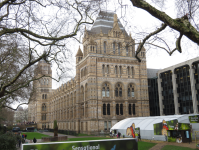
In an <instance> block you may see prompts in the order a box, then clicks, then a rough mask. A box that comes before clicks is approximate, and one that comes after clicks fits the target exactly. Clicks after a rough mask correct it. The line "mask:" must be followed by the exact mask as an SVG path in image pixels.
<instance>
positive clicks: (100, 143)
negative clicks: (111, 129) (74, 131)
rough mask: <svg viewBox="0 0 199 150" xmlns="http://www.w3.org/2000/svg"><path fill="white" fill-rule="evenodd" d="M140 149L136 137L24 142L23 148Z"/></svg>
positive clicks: (79, 149) (54, 149) (52, 149)
mask: <svg viewBox="0 0 199 150" xmlns="http://www.w3.org/2000/svg"><path fill="white" fill-rule="evenodd" d="M116 149H125V150H138V143H137V140H136V139H134V138H125V139H106V140H92V141H75V142H73V141H71V142H54V143H31V144H23V145H22V150H116Z"/></svg>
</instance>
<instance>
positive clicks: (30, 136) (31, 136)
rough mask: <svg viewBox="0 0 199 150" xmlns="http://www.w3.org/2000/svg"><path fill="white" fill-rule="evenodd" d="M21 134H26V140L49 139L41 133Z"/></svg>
mask: <svg viewBox="0 0 199 150" xmlns="http://www.w3.org/2000/svg"><path fill="white" fill-rule="evenodd" d="M22 134H26V135H27V138H26V139H28V140H33V138H34V137H35V138H36V139H41V138H42V137H49V135H45V134H41V133H37V132H22V133H21V135H22Z"/></svg>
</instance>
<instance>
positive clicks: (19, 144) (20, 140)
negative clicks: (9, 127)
mask: <svg viewBox="0 0 199 150" xmlns="http://www.w3.org/2000/svg"><path fill="white" fill-rule="evenodd" d="M18 142H19V148H20V146H21V138H19V140H18Z"/></svg>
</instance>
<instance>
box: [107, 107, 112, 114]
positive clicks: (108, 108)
mask: <svg viewBox="0 0 199 150" xmlns="http://www.w3.org/2000/svg"><path fill="white" fill-rule="evenodd" d="M110 112H111V111H110V104H107V115H110V114H111V113H110Z"/></svg>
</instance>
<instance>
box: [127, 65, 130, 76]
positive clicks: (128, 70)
mask: <svg viewBox="0 0 199 150" xmlns="http://www.w3.org/2000/svg"><path fill="white" fill-rule="evenodd" d="M127 75H130V67H127Z"/></svg>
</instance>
